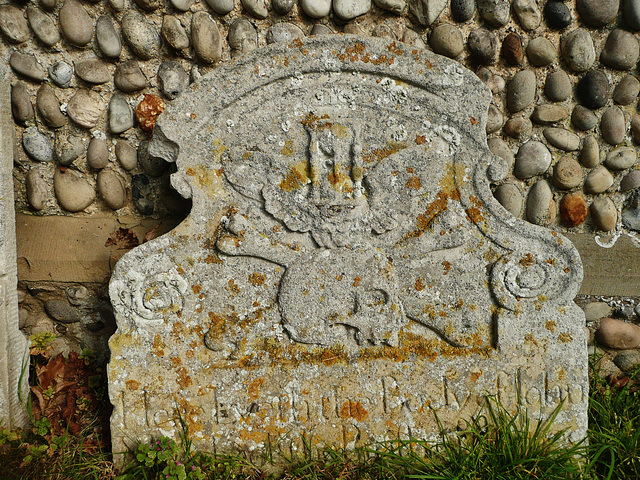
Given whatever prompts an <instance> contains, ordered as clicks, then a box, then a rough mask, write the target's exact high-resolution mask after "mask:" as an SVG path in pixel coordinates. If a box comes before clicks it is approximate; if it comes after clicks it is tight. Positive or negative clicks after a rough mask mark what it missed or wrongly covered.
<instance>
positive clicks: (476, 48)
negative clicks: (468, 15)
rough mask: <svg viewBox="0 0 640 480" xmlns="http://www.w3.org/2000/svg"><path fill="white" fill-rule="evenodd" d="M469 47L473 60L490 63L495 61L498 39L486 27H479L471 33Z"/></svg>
mask: <svg viewBox="0 0 640 480" xmlns="http://www.w3.org/2000/svg"><path fill="white" fill-rule="evenodd" d="M467 48H468V49H469V53H470V54H471V57H472V58H473V60H475V61H476V62H477V63H479V64H480V65H489V64H491V63H493V62H495V59H496V53H497V51H498V39H497V38H496V36H495V35H494V34H493V32H490V31H489V30H487V29H486V28H477V29H475V30H473V31H472V32H471V33H470V34H469V38H468V39H467Z"/></svg>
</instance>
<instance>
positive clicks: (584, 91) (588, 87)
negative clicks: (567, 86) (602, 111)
mask: <svg viewBox="0 0 640 480" xmlns="http://www.w3.org/2000/svg"><path fill="white" fill-rule="evenodd" d="M609 90H610V86H609V80H608V79H607V76H606V75H605V74H604V73H603V72H601V71H600V70H591V71H590V72H588V73H586V74H585V76H584V77H582V78H581V79H580V81H579V82H578V86H577V88H576V93H577V97H578V101H579V102H580V103H581V104H582V105H584V106H585V107H587V108H590V109H591V110H597V109H598V108H601V107H604V106H605V105H606V104H607V100H609Z"/></svg>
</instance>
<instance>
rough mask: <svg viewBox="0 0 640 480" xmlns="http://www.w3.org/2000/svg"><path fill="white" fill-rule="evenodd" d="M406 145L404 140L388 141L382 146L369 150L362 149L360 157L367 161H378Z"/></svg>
mask: <svg viewBox="0 0 640 480" xmlns="http://www.w3.org/2000/svg"><path fill="white" fill-rule="evenodd" d="M407 147H408V145H407V144H406V143H404V142H388V143H387V144H386V145H385V146H384V147H382V148H376V149H374V150H371V151H370V152H364V151H363V152H362V159H363V160H364V161H365V162H368V163H371V162H379V161H381V160H383V159H385V158H387V157H390V156H391V155H393V154H394V153H397V152H399V151H400V150H402V149H405V148H407Z"/></svg>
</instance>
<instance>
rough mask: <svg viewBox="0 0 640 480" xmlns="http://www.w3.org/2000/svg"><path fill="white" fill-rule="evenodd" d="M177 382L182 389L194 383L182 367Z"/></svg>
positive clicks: (178, 372)
mask: <svg viewBox="0 0 640 480" xmlns="http://www.w3.org/2000/svg"><path fill="white" fill-rule="evenodd" d="M176 373H177V377H176V382H177V383H178V385H180V388H187V387H188V386H189V385H191V384H192V383H193V380H191V377H190V376H189V374H188V370H187V369H186V368H184V367H180V368H179V369H178V370H177V371H176Z"/></svg>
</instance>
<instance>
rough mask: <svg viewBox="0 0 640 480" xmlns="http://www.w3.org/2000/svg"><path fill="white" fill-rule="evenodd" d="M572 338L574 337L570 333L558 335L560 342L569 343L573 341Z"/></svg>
mask: <svg viewBox="0 0 640 480" xmlns="http://www.w3.org/2000/svg"><path fill="white" fill-rule="evenodd" d="M572 340H573V337H572V336H571V334H570V333H561V334H560V335H558V341H559V342H562V343H568V342H571V341H572Z"/></svg>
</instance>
